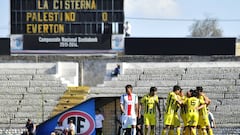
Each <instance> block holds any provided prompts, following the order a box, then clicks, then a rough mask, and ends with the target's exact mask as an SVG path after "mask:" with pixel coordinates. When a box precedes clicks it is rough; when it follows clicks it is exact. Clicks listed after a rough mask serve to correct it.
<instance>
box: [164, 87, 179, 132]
mask: <svg viewBox="0 0 240 135" xmlns="http://www.w3.org/2000/svg"><path fill="white" fill-rule="evenodd" d="M180 90H181V87H180V86H178V85H175V86H173V91H172V92H170V93H169V94H168V97H167V102H166V111H165V113H164V127H163V130H162V135H166V134H167V132H168V135H173V134H174V120H175V119H174V114H175V110H176V108H177V106H178V104H182V102H181V100H180V99H179V98H178V96H177V95H178V94H179V92H180Z"/></svg>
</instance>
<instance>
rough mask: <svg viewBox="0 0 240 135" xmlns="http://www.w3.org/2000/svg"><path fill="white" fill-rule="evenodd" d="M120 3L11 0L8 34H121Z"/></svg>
mask: <svg viewBox="0 0 240 135" xmlns="http://www.w3.org/2000/svg"><path fill="white" fill-rule="evenodd" d="M123 5H124V4H123V0H11V34H27V35H29V34H30V35H61V34H63V35H64V34H65V35H66V34H71V35H97V34H112V33H116V34H122V33H123V24H124V10H123Z"/></svg>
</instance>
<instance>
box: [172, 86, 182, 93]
mask: <svg viewBox="0 0 240 135" xmlns="http://www.w3.org/2000/svg"><path fill="white" fill-rule="evenodd" d="M177 90H181V87H180V86H178V85H174V86H173V91H174V92H175V91H177Z"/></svg>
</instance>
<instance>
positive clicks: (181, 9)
mask: <svg viewBox="0 0 240 135" xmlns="http://www.w3.org/2000/svg"><path fill="white" fill-rule="evenodd" d="M9 1H10V0H1V4H0V19H1V21H0V37H8V36H9V34H10V5H9V3H10V2H9ZM124 5H125V6H124V11H125V20H126V21H128V22H129V23H130V24H131V28H132V33H131V36H132V37H187V36H189V35H190V31H189V27H190V26H191V25H192V24H193V23H194V20H203V19H205V18H206V17H209V18H216V19H217V20H218V26H219V28H221V29H222V30H223V36H224V37H240V14H239V13H240V0H125V1H124Z"/></svg>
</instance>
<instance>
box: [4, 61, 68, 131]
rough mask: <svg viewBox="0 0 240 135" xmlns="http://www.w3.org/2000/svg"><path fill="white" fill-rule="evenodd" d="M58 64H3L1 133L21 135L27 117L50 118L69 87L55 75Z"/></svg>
mask: <svg viewBox="0 0 240 135" xmlns="http://www.w3.org/2000/svg"><path fill="white" fill-rule="evenodd" d="M56 66H57V63H1V64H0V102H1V104H0V108H1V109H0V127H1V128H0V134H1V135H2V134H7V135H9V134H11V135H15V134H16V135H19V134H21V133H22V132H23V131H24V130H25V128H24V127H25V124H26V121H27V119H28V118H30V119H32V120H33V121H34V123H36V124H39V123H41V122H43V121H44V120H47V119H48V118H49V117H50V114H51V112H52V110H53V109H54V107H55V106H56V104H57V103H58V100H59V98H60V97H61V96H62V95H63V93H64V91H66V90H67V87H66V86H67V84H63V83H62V81H61V80H60V78H57V77H56V73H57V72H56V70H57V68H56Z"/></svg>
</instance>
